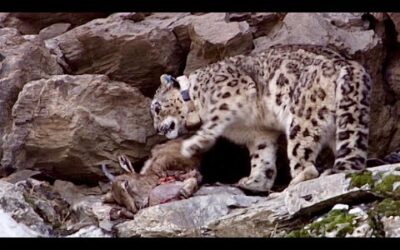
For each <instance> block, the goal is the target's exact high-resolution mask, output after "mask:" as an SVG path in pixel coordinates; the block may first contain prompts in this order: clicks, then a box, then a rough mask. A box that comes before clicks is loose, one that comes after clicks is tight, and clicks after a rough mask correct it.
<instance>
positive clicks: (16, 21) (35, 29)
mask: <svg viewBox="0 0 400 250" xmlns="http://www.w3.org/2000/svg"><path fill="white" fill-rule="evenodd" d="M106 16H108V13H101V12H58V13H57V12H52V13H45V12H15V13H2V14H0V27H12V28H16V29H18V31H19V32H21V33H22V34H37V33H39V31H40V30H41V29H43V28H45V27H47V26H50V25H52V24H55V23H61V22H63V23H70V24H71V25H72V26H73V27H75V26H78V25H82V24H84V23H87V22H89V21H90V20H93V19H95V18H100V17H106Z"/></svg>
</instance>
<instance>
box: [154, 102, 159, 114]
mask: <svg viewBox="0 0 400 250" xmlns="http://www.w3.org/2000/svg"><path fill="white" fill-rule="evenodd" d="M153 109H154V113H156V114H157V115H158V114H159V113H160V111H161V105H160V103H158V102H156V103H154V106H153Z"/></svg>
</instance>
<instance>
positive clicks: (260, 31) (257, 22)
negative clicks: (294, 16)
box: [225, 12, 285, 38]
mask: <svg viewBox="0 0 400 250" xmlns="http://www.w3.org/2000/svg"><path fill="white" fill-rule="evenodd" d="M284 16H285V13H276V12H230V13H227V14H226V17H225V20H227V21H229V22H241V21H246V22H247V23H248V24H249V25H250V28H251V31H252V33H253V37H254V38H257V37H260V36H266V35H268V34H269V33H270V32H272V31H274V30H275V29H278V28H280V27H281V26H282V22H281V20H282V19H283V17H284Z"/></svg>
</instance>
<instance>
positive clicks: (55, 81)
mask: <svg viewBox="0 0 400 250" xmlns="http://www.w3.org/2000/svg"><path fill="white" fill-rule="evenodd" d="M149 105H150V99H149V98H146V97H144V96H143V95H142V94H141V93H140V91H139V90H138V89H136V88H134V87H132V86H129V85H128V84H126V83H123V82H116V81H111V80H110V79H109V78H108V77H107V76H105V75H80V76H70V75H58V76H53V77H51V78H49V79H42V80H37V81H32V82H29V83H28V84H26V85H25V86H24V89H23V90H22V91H21V93H20V95H19V98H18V100H17V102H16V103H15V105H14V107H13V122H12V129H11V131H10V132H9V133H8V134H7V135H6V137H5V143H4V145H3V146H4V147H3V148H4V156H3V159H2V164H3V166H6V167H13V168H16V169H26V168H27V169H37V170H41V171H42V172H44V173H46V174H48V175H50V176H52V177H53V178H61V179H68V180H73V181H79V182H91V183H97V181H98V180H99V179H100V178H101V177H103V174H102V171H101V169H100V165H101V164H102V163H106V164H110V166H112V167H114V168H117V165H118V164H117V155H119V154H125V155H127V156H128V157H129V158H130V159H131V160H132V162H133V164H135V163H136V162H139V161H141V160H142V159H143V158H145V157H146V156H147V155H148V153H149V150H150V148H151V147H152V146H153V145H154V144H155V143H157V142H159V140H160V137H159V136H157V135H156V132H155V131H154V129H153V125H152V119H151V117H150V112H149Z"/></svg>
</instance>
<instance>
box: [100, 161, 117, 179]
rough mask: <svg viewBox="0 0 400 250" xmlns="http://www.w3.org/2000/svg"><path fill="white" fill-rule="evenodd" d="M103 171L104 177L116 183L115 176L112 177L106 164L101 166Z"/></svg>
mask: <svg viewBox="0 0 400 250" xmlns="http://www.w3.org/2000/svg"><path fill="white" fill-rule="evenodd" d="M101 169H102V170H103V173H104V175H105V176H106V177H107V178H108V179H109V180H110V181H114V180H115V176H114V175H112V174H111V173H110V172H108V170H107V167H106V164H101Z"/></svg>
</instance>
